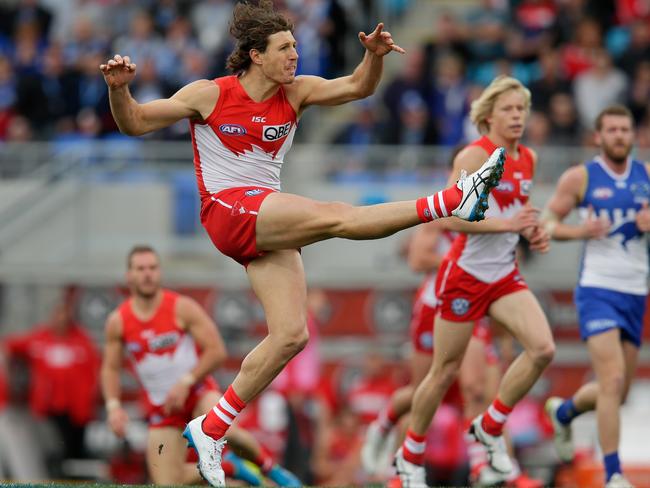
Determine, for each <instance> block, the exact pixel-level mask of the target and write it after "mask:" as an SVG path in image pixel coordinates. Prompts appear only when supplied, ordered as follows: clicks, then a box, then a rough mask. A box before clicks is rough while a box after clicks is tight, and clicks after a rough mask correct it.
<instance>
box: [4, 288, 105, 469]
mask: <svg viewBox="0 0 650 488" xmlns="http://www.w3.org/2000/svg"><path fill="white" fill-rule="evenodd" d="M75 295H76V293H75V290H74V288H69V289H68V290H66V292H65V294H64V297H63V299H62V300H61V301H60V302H59V303H57V304H56V305H55V307H54V309H53V310H52V313H51V315H50V317H49V318H48V320H47V321H45V322H44V323H41V324H37V325H35V326H34V328H33V329H32V330H30V331H28V332H26V333H23V334H16V335H10V336H7V337H5V338H4V339H3V341H2V342H1V343H0V349H1V350H4V352H5V353H6V354H7V356H8V358H10V359H11V358H20V359H23V360H24V361H25V362H26V364H27V366H28V367H29V370H30V385H29V406H30V410H31V411H32V413H33V414H34V415H35V416H36V417H39V418H47V419H48V420H49V421H50V422H51V423H52V424H53V425H54V427H55V428H56V430H57V431H58V432H59V434H60V435H61V439H62V441H63V445H64V449H61V450H59V452H60V454H61V457H63V458H83V457H85V456H86V450H85V447H84V435H85V428H86V425H87V424H88V422H89V421H90V420H92V418H93V417H94V410H95V406H96V404H97V396H98V388H97V373H98V369H99V362H100V358H99V353H98V351H97V348H96V347H95V344H94V343H93V339H92V338H91V337H90V335H89V334H88V332H86V329H85V327H84V326H83V325H81V324H79V323H78V322H77V321H76V320H75V318H74V315H75V314H74V310H75ZM0 352H1V351H0ZM51 464H52V473H51V474H52V476H62V475H63V474H62V472H61V471H60V469H61V460H60V459H55V460H52V463H51Z"/></svg>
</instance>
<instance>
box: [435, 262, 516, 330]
mask: <svg viewBox="0 0 650 488" xmlns="http://www.w3.org/2000/svg"><path fill="white" fill-rule="evenodd" d="M527 289H528V285H527V284H526V282H525V281H524V279H523V278H522V276H521V275H520V274H519V269H517V268H516V267H515V269H514V270H512V272H511V273H510V274H508V275H506V276H504V277H503V278H501V279H500V280H498V281H495V282H494V283H486V282H484V281H481V280H478V279H476V278H475V277H474V276H472V275H471V274H469V273H468V272H466V271H465V270H463V269H462V268H461V267H460V266H458V265H457V264H456V262H454V261H450V260H447V259H445V260H444V261H443V262H442V264H441V265H440V269H439V270H438V276H437V278H436V296H437V297H438V304H439V307H440V310H439V313H440V316H441V317H442V318H443V319H445V320H449V321H451V322H471V321H474V320H478V319H480V318H483V317H485V316H486V315H488V310H489V308H490V305H492V303H493V302H495V301H496V300H498V299H499V298H501V297H504V296H506V295H510V294H511V293H516V292H518V291H521V290H527Z"/></svg>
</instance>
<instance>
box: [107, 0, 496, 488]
mask: <svg viewBox="0 0 650 488" xmlns="http://www.w3.org/2000/svg"><path fill="white" fill-rule="evenodd" d="M292 31H293V25H292V23H291V22H290V21H289V20H288V19H286V18H285V17H283V16H282V15H281V14H279V13H277V12H275V11H274V10H273V4H272V2H271V1H269V0H260V1H259V3H258V4H257V5H253V4H250V3H248V2H242V3H237V4H236V5H235V7H234V12H233V20H232V22H231V24H230V32H231V34H233V36H234V37H235V39H236V40H237V44H236V46H235V48H234V50H233V52H232V53H231V55H230V56H229V58H228V62H227V67H228V68H229V69H230V70H231V71H232V72H233V73H234V75H232V76H226V77H222V78H218V79H215V80H199V81H196V82H193V83H190V84H189V85H187V86H185V87H183V88H181V89H180V90H179V91H178V92H177V93H176V94H175V95H173V96H172V97H171V98H169V99H164V100H155V101H152V102H149V103H145V104H138V103H137V102H136V101H135V100H134V99H133V98H132V97H131V95H130V93H129V89H128V84H129V83H130V82H131V81H132V80H133V78H134V76H135V68H136V66H135V64H133V63H131V60H130V59H129V58H128V57H126V56H125V57H122V56H120V55H115V56H114V58H113V59H111V60H109V61H108V62H107V63H106V64H103V65H101V66H100V69H101V71H102V72H103V74H104V78H105V80H106V83H107V85H108V87H109V97H110V103H111V111H112V113H113V117H114V118H115V121H116V122H117V125H118V127H119V128H120V130H121V131H122V132H124V133H126V134H130V135H141V134H145V133H147V132H150V131H154V130H156V129H160V128H163V127H166V126H169V125H171V124H173V123H175V122H177V121H178V120H181V119H184V118H187V119H189V120H190V125H191V133H192V142H193V147H194V163H195V171H196V175H197V181H198V187H199V192H200V195H201V200H202V207H201V220H202V222H203V225H204V227H205V228H206V230H207V232H208V234H209V235H210V238H211V239H212V241H213V243H214V244H215V246H216V247H217V248H218V249H219V250H220V251H221V252H222V253H224V254H225V255H227V256H230V257H232V258H233V259H235V260H236V261H238V262H239V263H241V264H243V265H244V266H246V271H247V274H248V277H249V279H250V282H251V285H252V288H253V291H254V292H255V294H256V295H257V297H258V298H259V300H260V302H261V303H262V306H263V308H264V312H265V314H266V319H267V324H268V329H269V334H268V336H267V337H266V338H265V339H264V340H263V341H262V342H261V343H260V344H259V345H258V346H257V347H255V348H254V349H253V351H251V352H250V353H249V355H248V356H246V358H245V359H244V361H243V363H242V366H241V370H240V372H239V374H238V375H237V377H236V378H235V380H234V381H233V383H232V385H231V386H230V387H229V388H228V389H227V390H226V392H225V394H224V396H223V397H222V398H221V399H220V400H219V403H218V405H216V406H215V408H214V409H213V410H211V411H210V412H209V413H208V415H207V416H206V417H205V418H197V419H195V421H192V422H190V423H189V424H188V429H187V432H186V435H187V437H188V441H189V443H190V444H192V445H193V446H195V447H196V449H197V452H198V453H199V457H200V460H199V466H200V468H199V469H200V470H201V472H202V474H203V475H204V476H205V477H206V479H207V480H208V482H209V483H211V484H213V485H215V486H221V485H223V483H224V482H223V472H222V470H221V467H220V459H221V455H220V452H221V450H222V449H223V446H224V434H225V432H226V431H227V429H228V427H229V426H230V424H232V422H233V421H234V419H235V418H236V417H237V415H238V414H239V412H241V410H242V409H243V408H244V407H245V406H246V403H248V402H249V401H251V400H252V399H253V398H255V397H256V396H257V395H258V394H259V393H260V392H261V391H263V390H264V389H265V388H266V387H267V386H268V385H269V383H270V382H271V381H272V380H273V378H275V376H277V374H278V373H279V372H280V371H281V370H282V368H283V367H284V365H285V364H286V363H287V362H288V361H289V360H290V359H291V358H292V357H293V356H295V355H296V354H297V353H298V352H299V351H300V350H301V349H302V348H303V347H304V346H305V344H306V343H307V340H308V333H307V328H306V295H307V290H306V284H305V276H304V270H303V265H302V260H301V257H300V252H299V249H300V247H302V246H306V245H308V244H311V243H314V242H318V241H322V240H325V239H330V238H333V237H341V238H347V239H356V240H362V239H378V238H382V237H385V236H388V235H391V234H393V233H395V232H397V231H399V230H402V229H405V228H407V227H411V226H414V225H416V224H419V223H421V222H427V221H431V220H433V219H437V218H442V217H448V216H450V215H455V216H458V217H460V218H462V219H465V220H481V219H482V218H483V215H484V212H485V209H486V208H487V196H488V194H489V192H490V191H491V189H492V188H493V187H494V186H496V184H497V183H498V180H499V179H500V177H501V174H502V172H503V159H504V158H503V151H502V149H497V148H495V151H494V153H493V155H492V157H487V156H489V155H487V156H486V158H487V161H486V162H485V164H483V166H481V168H478V171H476V172H475V173H474V174H472V175H469V176H467V175H466V174H464V175H461V178H460V180H459V181H458V183H457V184H454V185H452V186H451V187H450V188H447V189H445V190H442V191H439V192H437V193H435V194H432V195H429V196H428V197H423V198H420V199H418V200H413V201H406V202H394V203H387V204H381V205H372V206H366V207H353V206H351V205H348V204H344V203H338V202H327V203H326V202H318V201H314V200H311V199H308V198H304V197H301V196H298V195H292V194H289V193H284V192H281V191H280V169H281V166H282V162H283V159H284V155H285V154H286V152H287V151H288V150H289V148H290V146H291V142H292V140H293V136H294V133H295V130H296V124H297V121H298V118H299V117H300V115H301V114H302V112H303V110H305V109H306V108H307V107H309V106H310V105H339V104H342V103H346V102H349V101H352V100H357V99H361V98H364V97H367V96H369V95H370V94H372V93H373V92H374V91H375V89H376V87H377V84H378V83H379V80H380V78H381V73H382V68H383V57H384V56H385V55H386V54H388V53H390V52H392V51H396V52H399V53H403V52H404V50H403V49H402V48H401V47H399V46H397V45H396V44H395V42H394V41H393V39H392V37H391V35H390V33H388V32H384V31H383V24H378V25H377V28H376V29H375V30H374V32H372V33H371V34H370V35H366V34H365V33H363V32H362V33H359V40H360V42H361V43H362V45H363V46H364V48H365V49H366V52H365V55H364V57H363V60H362V61H361V63H360V64H359V66H358V67H357V68H356V69H355V70H354V72H353V73H352V74H351V75H349V76H343V77H340V78H336V79H332V80H327V79H323V78H320V77H317V76H296V66H297V61H298V52H297V50H296V41H295V39H294V37H293V34H292ZM486 158H484V159H486ZM479 166H480V165H479Z"/></svg>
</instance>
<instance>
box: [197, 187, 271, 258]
mask: <svg viewBox="0 0 650 488" xmlns="http://www.w3.org/2000/svg"><path fill="white" fill-rule="evenodd" d="M274 192H275V190H272V189H270V188H263V187H258V186H244V187H237V188H228V189H227V190H222V191H220V192H219V193H215V194H214V195H212V196H211V198H210V199H209V200H208V199H206V200H204V202H203V205H202V208H201V223H202V224H203V227H204V228H205V230H206V231H207V232H208V235H209V236H210V239H212V242H213V244H214V245H215V246H216V247H217V249H219V251H221V252H222V253H223V254H225V255H226V256H228V257H231V258H233V259H234V260H235V261H237V262H238V263H240V264H242V265H244V266H248V263H250V262H251V261H252V260H253V259H255V258H258V257H260V256H263V255H264V254H265V253H264V251H259V250H258V249H257V238H256V235H255V224H256V223H257V212H258V211H259V209H260V206H261V205H262V202H263V201H264V199H265V198H266V197H267V196H269V195H270V194H271V193H274Z"/></svg>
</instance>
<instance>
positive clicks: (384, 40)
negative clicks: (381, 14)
mask: <svg viewBox="0 0 650 488" xmlns="http://www.w3.org/2000/svg"><path fill="white" fill-rule="evenodd" d="M383 29H384V24H383V22H380V23H379V24H377V27H376V28H375V30H374V31H373V32H371V33H370V34H368V35H366V33H365V32H359V41H361V44H363V47H365V48H366V49H367V50H368V51H370V52H371V53H374V54H376V55H377V56H380V57H381V56H386V55H387V54H388V53H389V52H391V51H395V52H398V53H400V54H404V53H405V52H406V51H404V49H402V48H401V47H399V46H398V45H397V44H395V41H393V36H391V35H390V32H384V31H383Z"/></svg>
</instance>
